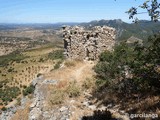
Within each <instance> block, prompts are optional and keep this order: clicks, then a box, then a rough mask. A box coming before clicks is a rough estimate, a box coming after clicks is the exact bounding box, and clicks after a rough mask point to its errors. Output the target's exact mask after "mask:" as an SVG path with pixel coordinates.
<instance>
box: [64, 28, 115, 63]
mask: <svg viewBox="0 0 160 120" xmlns="http://www.w3.org/2000/svg"><path fill="white" fill-rule="evenodd" d="M115 37H116V30H115V29H114V28H111V27H107V26H103V27H100V26H96V27H93V28H92V29H90V30H87V29H85V28H84V27H79V26H74V27H67V26H64V27H63V39H64V49H65V52H64V55H65V57H66V58H71V59H82V60H85V59H86V60H96V59H98V56H99V55H100V53H101V52H102V51H105V50H109V51H111V50H112V48H113V46H114V44H115Z"/></svg>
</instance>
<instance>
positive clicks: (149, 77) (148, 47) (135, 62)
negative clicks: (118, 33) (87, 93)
mask: <svg viewBox="0 0 160 120" xmlns="http://www.w3.org/2000/svg"><path fill="white" fill-rule="evenodd" d="M159 53H160V35H155V36H153V37H150V38H149V39H148V41H147V42H146V44H144V45H140V44H138V43H135V44H134V45H132V46H131V45H128V44H126V43H121V44H119V45H116V46H115V48H114V51H113V52H109V51H105V52H103V53H102V54H101V55H100V56H99V62H98V63H97V64H96V65H95V67H94V70H95V72H96V73H97V78H98V79H100V80H104V81H106V82H107V84H111V83H112V84H113V83H114V84H117V86H119V85H120V84H118V83H120V81H123V80H127V79H130V80H129V81H131V82H124V83H123V85H124V84H126V85H127V86H128V89H130V88H129V86H130V87H131V89H132V88H134V89H135V86H136V88H137V89H139V90H140V89H141V90H151V89H152V88H154V90H160V89H159V88H160V71H159V70H160V54H159ZM126 72H128V73H129V76H127V75H126ZM134 89H132V90H134Z"/></svg>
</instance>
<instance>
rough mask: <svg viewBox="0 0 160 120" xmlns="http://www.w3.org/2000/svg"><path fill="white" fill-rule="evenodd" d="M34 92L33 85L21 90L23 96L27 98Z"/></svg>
mask: <svg viewBox="0 0 160 120" xmlns="http://www.w3.org/2000/svg"><path fill="white" fill-rule="evenodd" d="M34 90H35V87H34V86H33V85H30V86H28V87H26V88H25V89H24V90H23V95H24V96H27V95H29V94H32V93H33V92H34Z"/></svg>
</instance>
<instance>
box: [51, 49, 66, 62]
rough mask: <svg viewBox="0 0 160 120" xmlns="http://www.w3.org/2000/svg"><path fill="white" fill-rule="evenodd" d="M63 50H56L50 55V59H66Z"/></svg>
mask: <svg viewBox="0 0 160 120" xmlns="http://www.w3.org/2000/svg"><path fill="white" fill-rule="evenodd" d="M63 52H64V51H63V50H56V51H53V52H51V53H49V54H48V58H49V59H51V60H56V59H64V55H63Z"/></svg>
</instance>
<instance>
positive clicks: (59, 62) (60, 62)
mask: <svg viewBox="0 0 160 120" xmlns="http://www.w3.org/2000/svg"><path fill="white" fill-rule="evenodd" d="M61 64H62V61H61V60H60V61H58V62H57V63H56V64H55V66H54V69H58V68H60V65H61Z"/></svg>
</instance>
